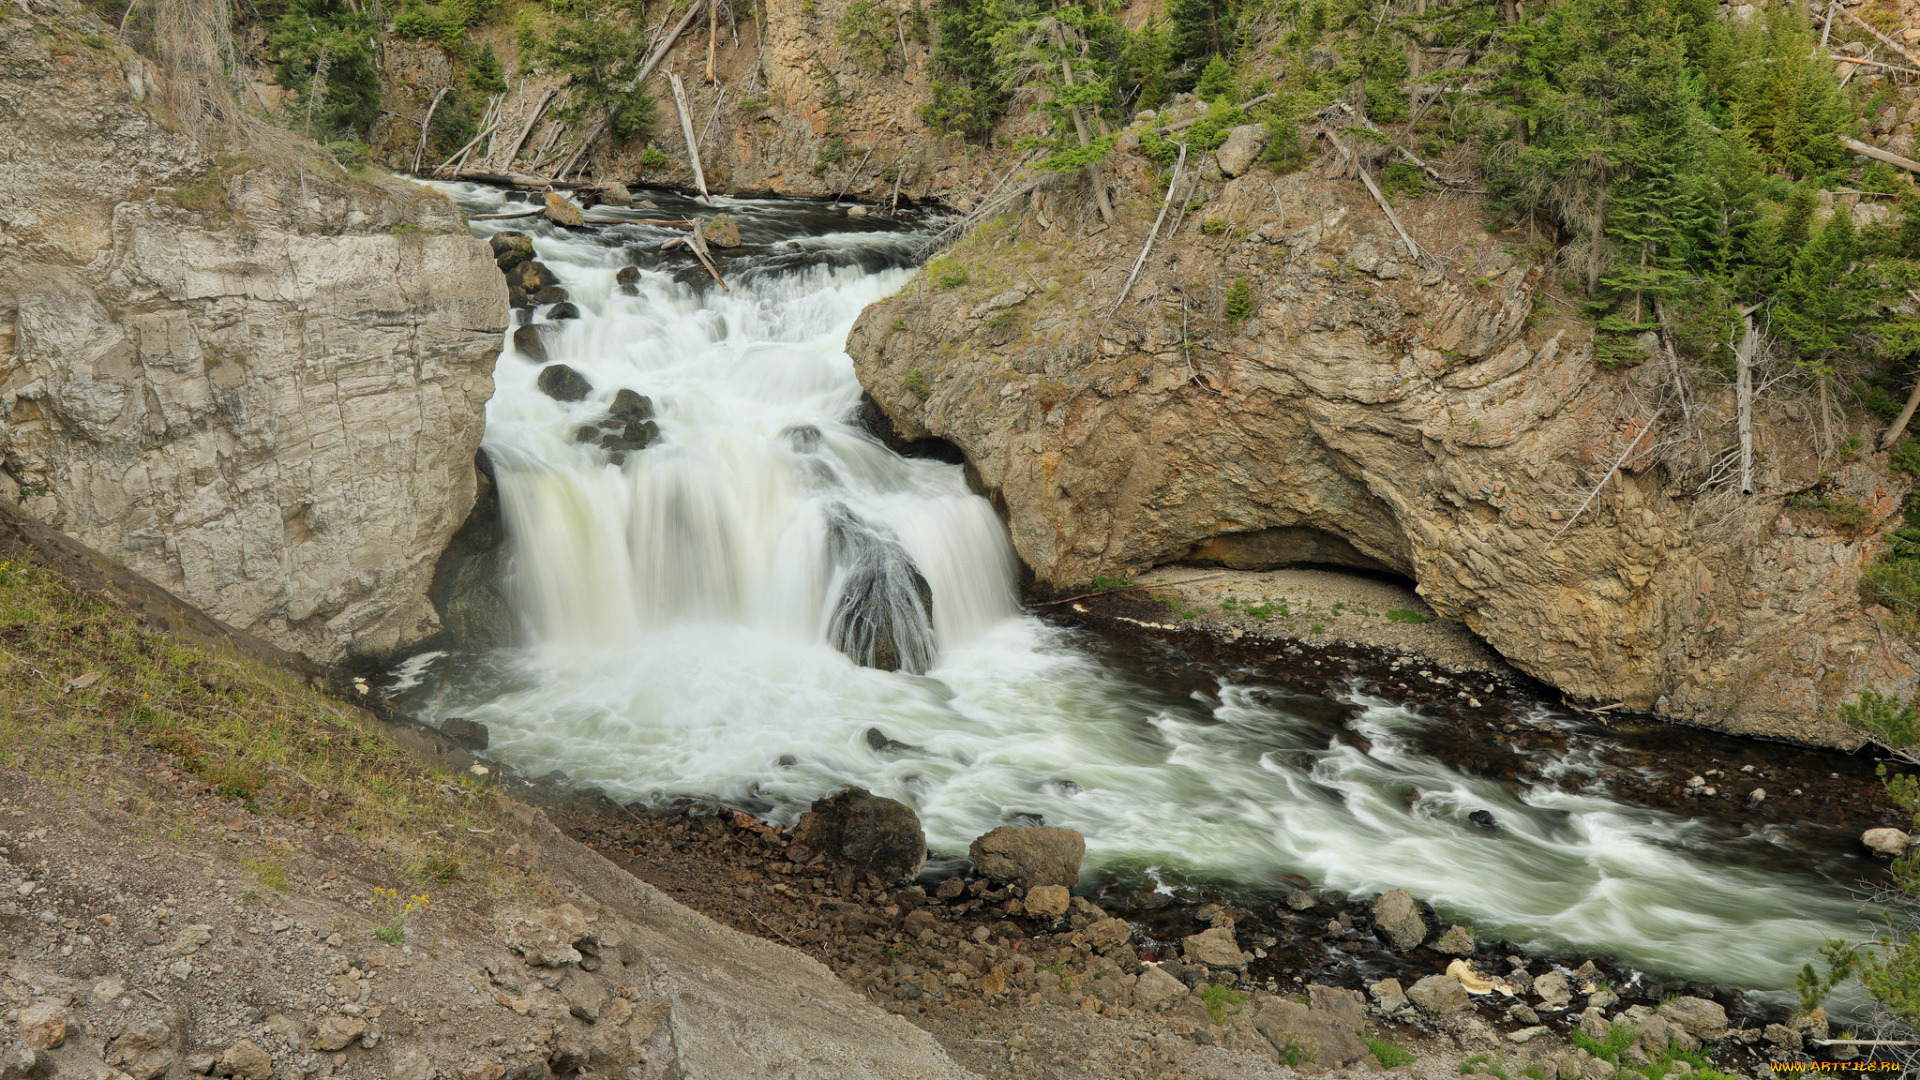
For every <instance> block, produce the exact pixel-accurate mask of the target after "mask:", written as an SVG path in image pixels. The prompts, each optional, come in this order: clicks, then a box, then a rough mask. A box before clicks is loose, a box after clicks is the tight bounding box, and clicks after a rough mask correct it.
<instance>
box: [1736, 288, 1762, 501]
mask: <svg viewBox="0 0 1920 1080" xmlns="http://www.w3.org/2000/svg"><path fill="white" fill-rule="evenodd" d="M1740 319H1741V321H1742V322H1744V323H1745V324H1746V329H1745V331H1743V332H1742V333H1741V335H1740V346H1739V348H1736V349H1735V350H1734V351H1733V363H1734V372H1735V376H1734V377H1735V380H1736V381H1735V382H1734V388H1733V394H1734V398H1733V401H1734V415H1735V423H1737V424H1738V425H1739V427H1740V494H1742V495H1751V494H1753V354H1754V351H1755V350H1756V349H1758V348H1759V346H1760V331H1759V330H1758V329H1757V328H1756V327H1755V326H1754V325H1753V309H1752V308H1747V309H1745V310H1743V311H1741V312H1740Z"/></svg>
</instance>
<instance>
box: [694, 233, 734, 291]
mask: <svg viewBox="0 0 1920 1080" xmlns="http://www.w3.org/2000/svg"><path fill="white" fill-rule="evenodd" d="M687 246H688V247H690V248H692V249H693V254H694V256H695V257H696V258H698V259H699V260H700V265H702V266H704V267H706V268H707V273H709V274H712V275H713V280H714V283H715V284H716V285H719V286H720V289H721V291H722V292H732V291H733V290H732V289H731V288H728V287H727V283H726V282H725V281H723V280H721V277H720V268H719V267H717V266H715V265H713V256H712V254H710V253H709V252H708V251H707V237H706V234H705V233H702V232H701V231H700V223H699V222H698V221H696V222H694V223H693V231H692V232H690V233H688V234H687Z"/></svg>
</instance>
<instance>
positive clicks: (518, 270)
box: [507, 259, 560, 296]
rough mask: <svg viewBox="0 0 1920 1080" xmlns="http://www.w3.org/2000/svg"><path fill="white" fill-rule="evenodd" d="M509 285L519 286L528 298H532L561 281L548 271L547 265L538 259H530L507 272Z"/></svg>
mask: <svg viewBox="0 0 1920 1080" xmlns="http://www.w3.org/2000/svg"><path fill="white" fill-rule="evenodd" d="M507 284H508V285H518V286H519V287H520V288H522V289H525V290H526V291H527V295H528V296H532V295H533V294H535V293H537V292H539V291H540V290H541V289H544V288H546V287H548V286H549V285H558V284H560V279H559V278H557V277H555V276H554V274H553V271H551V270H549V269H547V264H546V263H543V262H540V261H539V260H538V259H528V260H527V261H526V262H523V263H521V264H520V265H518V266H516V267H514V268H513V269H511V270H509V271H507Z"/></svg>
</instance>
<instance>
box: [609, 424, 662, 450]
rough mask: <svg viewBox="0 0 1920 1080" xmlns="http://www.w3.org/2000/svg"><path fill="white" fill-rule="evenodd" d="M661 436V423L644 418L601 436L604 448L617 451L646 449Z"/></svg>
mask: <svg viewBox="0 0 1920 1080" xmlns="http://www.w3.org/2000/svg"><path fill="white" fill-rule="evenodd" d="M659 437H660V425H658V424H656V423H654V422H653V421H651V420H642V421H640V422H638V423H632V424H628V425H627V426H626V427H623V428H621V429H620V430H619V431H612V432H608V433H607V434H605V435H602V436H600V446H601V448H602V449H605V450H612V451H615V452H617V453H623V454H624V453H631V452H632V451H635V450H645V449H646V448H647V447H649V446H652V445H653V441H654V440H655V439H657V438H659Z"/></svg>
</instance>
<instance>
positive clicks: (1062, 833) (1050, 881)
mask: <svg viewBox="0 0 1920 1080" xmlns="http://www.w3.org/2000/svg"><path fill="white" fill-rule="evenodd" d="M967 855H968V856H969V857H971V858H972V859H973V868H974V870H976V871H978V872H979V874H980V876H981V877H984V878H987V879H988V880H991V881H994V882H997V883H1000V884H1013V885H1018V886H1020V887H1021V888H1023V889H1031V888H1033V887H1034V886H1036V885H1065V886H1067V887H1069V888H1071V887H1072V886H1074V885H1077V884H1079V883H1080V861H1081V860H1082V859H1084V858H1086V856H1087V839H1086V837H1084V836H1081V835H1080V834H1079V833H1077V832H1075V831H1073V830H1072V829H1056V828H1049V827H1041V828H1016V827H1014V826H1012V825H1002V826H1000V827H999V828H997V829H995V830H993V831H992V832H990V833H988V834H986V835H985V836H982V837H981V838H979V839H978V840H975V841H974V842H973V844H972V845H971V846H969V847H968V848H967Z"/></svg>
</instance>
